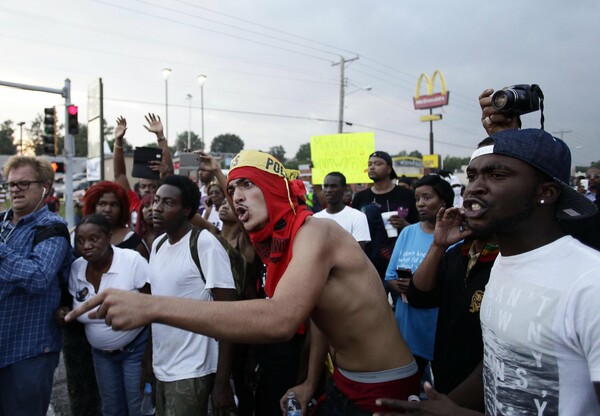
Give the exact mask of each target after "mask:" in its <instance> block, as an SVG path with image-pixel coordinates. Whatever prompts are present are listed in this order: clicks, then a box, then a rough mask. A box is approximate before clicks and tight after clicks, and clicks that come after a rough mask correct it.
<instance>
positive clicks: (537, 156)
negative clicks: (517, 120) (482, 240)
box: [382, 112, 600, 415]
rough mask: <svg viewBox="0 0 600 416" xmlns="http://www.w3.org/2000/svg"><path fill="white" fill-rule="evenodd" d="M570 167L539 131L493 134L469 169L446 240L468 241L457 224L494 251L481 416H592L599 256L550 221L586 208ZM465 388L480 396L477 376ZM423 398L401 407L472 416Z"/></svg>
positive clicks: (597, 405)
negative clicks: (491, 243)
mask: <svg viewBox="0 0 600 416" xmlns="http://www.w3.org/2000/svg"><path fill="white" fill-rule="evenodd" d="M484 114H485V112H484ZM484 120H485V119H484ZM486 122H487V123H488V124H489V123H491V121H489V120H485V121H484V123H486ZM570 168H571V154H570V151H569V148H568V147H567V145H566V144H565V143H564V142H563V141H562V140H560V139H557V138H555V137H552V136H551V135H550V134H549V133H547V132H545V131H543V130H539V129H523V130H518V129H509V130H503V131H500V132H499V133H496V134H493V135H492V136H491V137H488V138H487V139H485V140H484V141H482V142H481V143H480V145H479V148H478V149H477V150H476V151H475V152H474V153H473V156H472V158H471V162H470V163H469V167H468V169H467V178H468V181H469V183H468V186H467V191H466V193H465V201H464V210H458V209H454V217H453V218H454V221H455V233H457V235H458V233H460V234H461V236H468V235H469V234H471V231H466V229H465V228H464V227H463V225H464V224H463V221H464V220H465V219H466V222H467V224H468V227H469V228H470V229H471V230H474V231H476V232H479V233H482V232H487V233H495V234H496V239H497V241H498V245H499V247H500V255H499V256H498V257H497V259H496V262H495V263H494V266H493V268H492V271H491V275H490V280H489V283H488V285H487V287H486V291H485V296H484V298H483V302H482V304H481V312H480V317H481V326H482V333H483V341H484V358H483V389H484V390H483V392H484V398H485V407H486V414H490V415H512V414H538V415H542V414H543V415H550V414H552V415H554V414H563V415H598V414H600V313H598V311H600V279H598V275H599V274H600V253H598V252H597V251H595V250H593V249H591V248H589V247H587V246H585V245H583V244H581V243H580V242H578V241H577V240H575V239H574V238H573V237H571V236H568V235H565V234H564V232H563V231H562V229H561V227H560V225H559V222H558V219H565V220H574V219H577V218H586V217H589V216H591V215H593V214H594V213H595V212H596V206H595V205H594V204H593V203H592V202H591V201H590V200H588V199H587V198H586V197H585V196H584V195H582V194H579V193H578V192H577V191H575V190H574V189H573V188H571V187H570V186H569V179H570ZM472 380H473V381H475V382H476V383H477V382H478V384H479V388H481V380H482V378H481V377H479V378H478V377H473V378H472ZM461 387H462V388H463V391H466V390H468V391H471V392H475V391H476V390H474V388H476V387H477V386H476V384H471V385H468V384H467V385H463V386H461ZM465 388H466V390H465ZM469 388H470V390H469ZM479 391H481V390H479ZM451 396H452V394H451ZM429 397H430V399H432V400H429V401H428V402H429V403H423V404H422V405H419V404H418V405H410V408H413V409H414V408H417V407H420V406H424V407H427V408H428V410H429V409H431V408H433V407H436V408H437V409H444V412H446V413H448V412H451V413H452V414H457V415H459V414H473V413H472V412H471V411H468V410H466V409H456V405H455V404H454V403H452V402H451V401H450V400H448V399H447V398H446V397H445V396H443V395H439V394H438V393H437V392H435V391H433V390H429ZM454 397H455V398H458V399H460V398H459V397H458V396H454ZM382 404H384V405H385V404H393V405H394V404H395V406H394V407H396V408H397V409H407V408H409V407H408V406H409V405H407V404H405V403H398V402H395V403H390V402H388V401H387V400H385V401H382ZM444 412H441V411H440V412H439V413H435V412H430V413H428V414H445V413H444Z"/></svg>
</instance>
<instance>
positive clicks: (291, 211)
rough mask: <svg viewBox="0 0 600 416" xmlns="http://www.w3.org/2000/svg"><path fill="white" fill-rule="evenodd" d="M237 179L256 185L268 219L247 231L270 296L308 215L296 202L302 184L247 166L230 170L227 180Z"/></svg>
mask: <svg viewBox="0 0 600 416" xmlns="http://www.w3.org/2000/svg"><path fill="white" fill-rule="evenodd" d="M239 178H245V179H248V180H249V181H251V182H252V183H254V184H255V185H256V186H258V187H259V189H260V190H261V191H262V194H263V196H264V198H265V201H266V204H267V210H268V212H269V222H268V223H267V224H266V225H265V226H264V227H263V228H262V229H261V230H259V231H255V232H251V233H249V236H250V240H251V241H252V245H253V246H254V247H255V248H256V251H257V253H258V255H259V256H260V258H261V260H262V261H263V263H264V264H265V265H266V267H267V279H266V282H265V293H266V294H267V296H269V297H273V294H274V293H275V288H276V287H277V284H278V283H279V280H280V279H281V276H283V274H284V273H285V270H286V269H287V267H288V265H289V263H290V261H291V260H292V245H293V241H294V238H295V237H296V233H297V232H298V230H299V229H300V227H301V226H302V224H304V221H305V220H306V217H308V216H309V215H312V212H310V211H309V210H308V208H307V207H306V205H299V204H298V201H297V198H298V197H299V196H300V197H301V196H302V195H304V194H305V189H304V183H303V182H302V181H299V180H292V181H287V179H285V178H284V177H282V176H278V175H274V174H271V173H267V172H265V171H263V170H260V169H257V168H254V167H250V166H240V167H238V168H236V169H234V170H231V171H230V172H229V175H228V178H227V181H228V182H230V181H232V180H234V179H239ZM286 182H287V186H286ZM288 188H289V193H288ZM292 206H293V208H292Z"/></svg>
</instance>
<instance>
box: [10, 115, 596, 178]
mask: <svg viewBox="0 0 600 416" xmlns="http://www.w3.org/2000/svg"><path fill="white" fill-rule="evenodd" d="M87 127H88V126H87V124H83V123H79V132H78V134H77V135H76V136H75V154H74V156H77V157H87V151H88V146H87V136H88V129H87ZM102 129H103V132H104V137H105V138H106V141H107V142H108V145H109V147H110V148H111V150H112V148H113V144H114V138H111V137H112V136H113V132H114V127H113V126H109V125H108V124H107V123H106V120H103V122H102ZM62 131H64V126H63V125H60V126H59V127H58V131H57V145H58V149H59V153H60V152H62V149H63V146H64V136H63V135H62V134H61V132H62ZM20 134H21V132H20V131H19V126H18V125H16V124H15V123H14V122H13V121H12V120H6V121H4V122H3V123H2V124H0V154H3V155H14V154H17V153H18V152H19V149H20V147H21V141H20ZM43 134H44V132H43V115H42V114H38V115H37V117H36V118H35V119H34V120H33V122H32V123H31V124H30V127H27V128H24V129H23V137H26V138H27V139H26V140H24V141H23V151H24V153H28V154H31V153H34V154H35V155H43V154H44V145H43V138H42V137H43ZM190 143H191V148H192V149H194V150H195V149H204V148H205V147H206V143H205V142H204V140H203V139H202V138H201V137H200V136H199V135H198V134H197V133H195V132H193V131H192V132H190ZM187 144H188V132H187V131H183V132H181V133H179V134H177V136H176V139H175V145H174V146H170V149H171V152H173V154H175V153H176V152H183V151H186V150H187V147H188V146H187ZM144 146H147V147H157V146H158V145H157V143H156V142H155V141H152V142H148V143H146V144H145V145H144ZM123 149H124V151H125V152H126V153H127V152H133V146H132V145H131V144H130V143H128V142H127V140H126V139H123ZM242 149H244V141H243V140H242V139H241V138H240V136H238V135H237V134H233V133H224V134H220V135H218V136H216V137H214V138H213V139H212V141H211V144H210V151H211V152H213V153H238V152H239V151H240V150H242ZM259 150H260V149H259ZM263 151H266V152H268V153H270V154H271V155H273V156H275V157H276V158H277V159H279V160H280V161H281V162H282V163H284V164H285V166H286V167H288V168H290V169H298V167H299V165H302V164H310V163H311V157H310V156H311V155H310V143H304V144H302V145H300V147H299V148H298V151H297V152H296V155H295V156H294V157H293V158H289V159H288V158H287V157H286V151H285V149H284V147H283V146H282V145H278V146H272V147H270V148H269V149H267V150H263ZM393 156H410V157H416V158H419V159H421V158H423V155H422V154H421V153H420V152H419V151H417V150H413V151H412V152H407V151H406V150H401V151H398V152H397V153H395V154H393ZM468 163H469V158H468V157H454V156H446V157H445V158H444V160H443V166H444V169H445V170H448V171H450V172H454V171H456V170H458V169H460V168H461V166H462V165H466V164H468ZM592 166H598V167H600V161H598V162H594V163H592ZM585 169H586V168H584V169H583V170H585Z"/></svg>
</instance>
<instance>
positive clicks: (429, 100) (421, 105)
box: [413, 69, 450, 110]
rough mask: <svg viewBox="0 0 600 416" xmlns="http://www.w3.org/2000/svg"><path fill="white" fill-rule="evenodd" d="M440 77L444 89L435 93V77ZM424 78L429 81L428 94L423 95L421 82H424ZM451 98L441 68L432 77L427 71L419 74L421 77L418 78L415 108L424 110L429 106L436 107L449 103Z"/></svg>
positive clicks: (414, 99)
mask: <svg viewBox="0 0 600 416" xmlns="http://www.w3.org/2000/svg"><path fill="white" fill-rule="evenodd" d="M437 77H439V78H440V83H441V84H442V85H441V86H442V91H441V92H437V93H434V92H433V87H434V83H435V79H436V78H437ZM423 79H425V82H426V83H427V95H421V84H422V83H423ZM449 98H450V91H448V90H447V89H446V81H445V80H444V76H443V75H442V73H441V72H440V71H439V70H437V69H436V70H435V71H434V72H433V75H432V76H431V78H429V75H427V74H426V73H424V72H423V73H421V75H419V79H418V80H417V91H416V93H415V97H414V98H413V102H414V105H415V110H422V109H427V108H436V107H441V106H444V105H448V101H449Z"/></svg>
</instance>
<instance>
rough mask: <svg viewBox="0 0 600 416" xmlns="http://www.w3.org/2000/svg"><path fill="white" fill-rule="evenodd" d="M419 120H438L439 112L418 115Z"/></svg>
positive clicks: (440, 116)
mask: <svg viewBox="0 0 600 416" xmlns="http://www.w3.org/2000/svg"><path fill="white" fill-rule="evenodd" d="M419 119H420V120H421V121H438V120H441V119H442V115H441V114H427V115H426V116H421V117H419Z"/></svg>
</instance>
